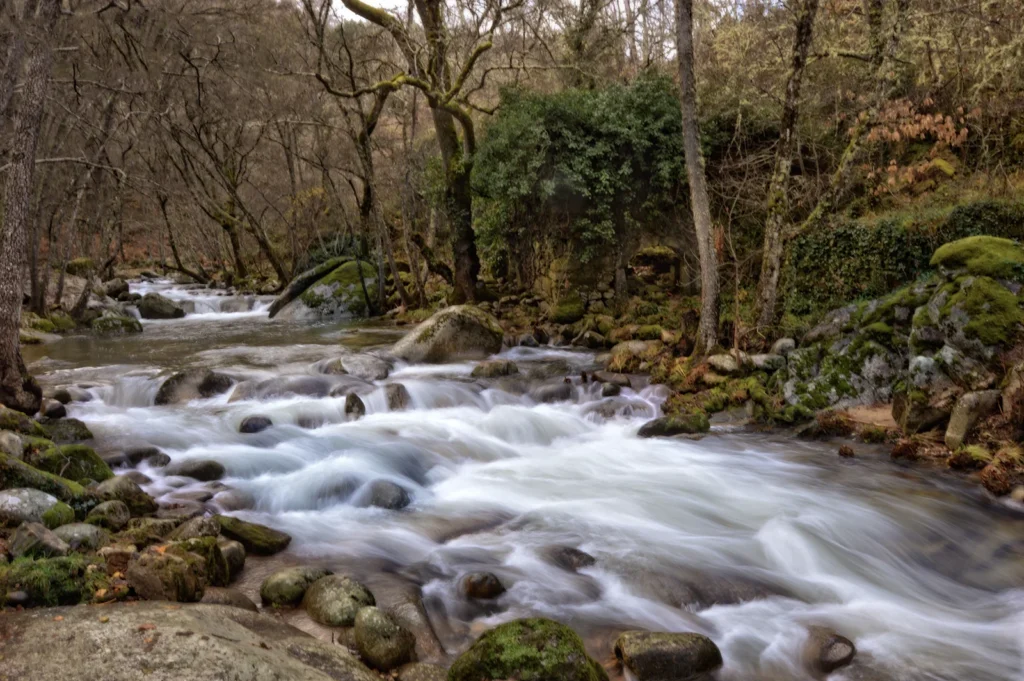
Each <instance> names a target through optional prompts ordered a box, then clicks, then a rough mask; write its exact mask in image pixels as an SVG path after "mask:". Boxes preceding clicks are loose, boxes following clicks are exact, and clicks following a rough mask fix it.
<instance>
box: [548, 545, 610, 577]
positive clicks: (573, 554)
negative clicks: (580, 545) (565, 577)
mask: <svg viewBox="0 0 1024 681" xmlns="http://www.w3.org/2000/svg"><path fill="white" fill-rule="evenodd" d="M544 554H545V557H546V558H547V559H548V560H549V561H551V562H552V563H554V564H555V565H557V566H558V567H560V568H562V569H563V570H568V571H570V572H576V571H578V570H580V569H582V568H587V567H590V566H591V565H594V564H596V563H597V559H596V558H594V557H593V556H592V555H590V554H589V553H587V552H586V551H580V550H579V549H577V548H573V547H571V546H551V547H549V548H548V549H547V550H546V551H545V552H544Z"/></svg>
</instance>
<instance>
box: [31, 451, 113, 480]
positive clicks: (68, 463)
mask: <svg viewBox="0 0 1024 681" xmlns="http://www.w3.org/2000/svg"><path fill="white" fill-rule="evenodd" d="M29 463H30V464H32V465H33V466H35V467H36V468H38V469H39V470H41V471H46V472H48V473H53V474H55V475H59V476H61V477H64V478H69V479H72V480H84V479H90V480H95V481H97V482H103V481H104V480H109V479H110V478H112V477H114V473H113V471H111V470H110V466H108V465H107V464H106V462H105V461H104V460H103V459H102V458H100V455H99V454H97V453H96V452H95V450H93V448H92V447H87V446H85V445H55V446H53V447H50V448H48V449H45V450H43V451H41V452H39V453H37V454H34V455H32V456H31V458H30V459H29Z"/></svg>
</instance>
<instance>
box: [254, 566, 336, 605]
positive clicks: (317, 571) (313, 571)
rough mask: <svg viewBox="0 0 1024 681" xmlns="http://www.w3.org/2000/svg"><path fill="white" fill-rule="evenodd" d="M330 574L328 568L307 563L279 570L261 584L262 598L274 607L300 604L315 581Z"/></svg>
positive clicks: (264, 602) (266, 603)
mask: <svg viewBox="0 0 1024 681" xmlns="http://www.w3.org/2000/svg"><path fill="white" fill-rule="evenodd" d="M330 574H332V573H331V571H330V570H328V569H326V568H322V567H311V566H305V565H299V566H295V567H288V568H283V569H281V570H277V571H276V572H273V573H271V574H270V575H269V576H268V577H267V578H266V579H264V580H263V583H262V584H261V585H260V599H261V600H262V601H263V604H264V605H270V606H274V607H286V606H294V605H298V604H299V603H301V602H302V597H303V596H305V595H306V590H307V589H308V588H309V587H310V586H311V585H312V584H313V583H314V582H316V581H317V580H319V579H321V578H323V577H326V576H328V575H330Z"/></svg>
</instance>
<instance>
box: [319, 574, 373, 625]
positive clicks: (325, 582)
mask: <svg viewBox="0 0 1024 681" xmlns="http://www.w3.org/2000/svg"><path fill="white" fill-rule="evenodd" d="M376 604H377V603H376V601H375V600H374V598H373V594H372V593H370V591H369V590H368V589H367V588H366V587H365V586H363V585H362V584H360V583H359V582H356V581H355V580H353V579H351V578H350V577H347V576H345V575H329V576H327V577H321V578H320V579H318V580H317V581H315V582H314V583H313V584H312V585H311V586H310V587H309V588H308V589H307V590H306V595H305V596H304V597H303V598H302V607H303V608H305V610H306V613H307V614H308V615H309V616H310V617H311V618H312V619H313V620H315V621H316V622H319V623H320V624H323V625H326V626H329V627H351V626H352V625H353V624H354V623H355V619H356V613H358V612H359V610H360V609H361V608H365V607H367V606H370V605H376Z"/></svg>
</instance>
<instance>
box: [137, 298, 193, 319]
mask: <svg viewBox="0 0 1024 681" xmlns="http://www.w3.org/2000/svg"><path fill="white" fill-rule="evenodd" d="M136 305H137V306H138V308H139V314H140V315H141V316H142V318H143V319H181V318H182V317H184V316H185V310H183V309H182V308H181V306H180V305H178V304H177V303H176V302H174V301H173V300H171V299H170V298H168V297H166V296H162V295H160V294H159V293H147V294H146V295H144V296H142V299H141V300H139V302H138V303H136Z"/></svg>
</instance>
